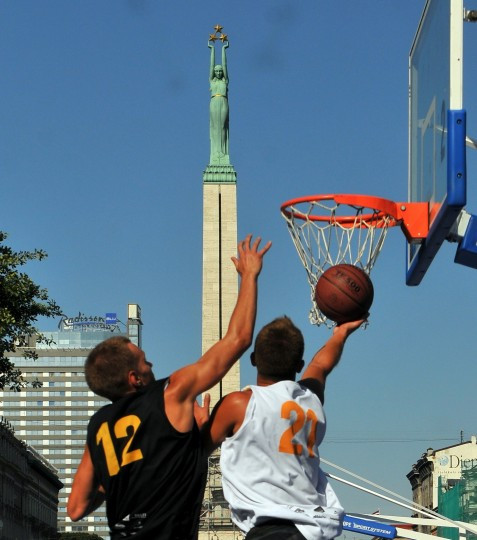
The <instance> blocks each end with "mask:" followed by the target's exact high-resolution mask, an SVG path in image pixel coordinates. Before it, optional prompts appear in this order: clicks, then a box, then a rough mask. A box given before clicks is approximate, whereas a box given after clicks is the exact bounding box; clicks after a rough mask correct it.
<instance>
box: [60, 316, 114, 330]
mask: <svg viewBox="0 0 477 540" xmlns="http://www.w3.org/2000/svg"><path fill="white" fill-rule="evenodd" d="M118 322H119V321H118V318H117V316H116V313H106V315H105V316H104V317H98V316H94V317H93V316H92V315H90V316H87V315H85V314H84V313H81V312H79V313H78V315H77V316H76V317H66V316H63V318H62V319H61V320H60V322H59V323H58V328H59V329H60V330H61V331H63V332H64V331H66V332H67V331H72V330H74V331H77V332H78V331H79V332H91V331H95V330H106V331H108V332H120V331H121V330H120V328H119V325H118Z"/></svg>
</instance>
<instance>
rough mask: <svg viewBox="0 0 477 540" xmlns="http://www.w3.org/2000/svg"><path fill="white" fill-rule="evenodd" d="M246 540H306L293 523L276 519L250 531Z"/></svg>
mask: <svg viewBox="0 0 477 540" xmlns="http://www.w3.org/2000/svg"><path fill="white" fill-rule="evenodd" d="M245 540H306V538H305V537H304V536H303V535H302V534H301V532H300V531H299V530H298V529H297V528H296V527H295V524H294V523H293V521H287V520H284V519H274V520H271V521H267V522H266V523H263V524H261V525H258V526H257V527H253V529H250V531H248V533H247V536H246V537H245Z"/></svg>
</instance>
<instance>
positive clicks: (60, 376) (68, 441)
mask: <svg viewBox="0 0 477 540" xmlns="http://www.w3.org/2000/svg"><path fill="white" fill-rule="evenodd" d="M141 327H142V322H141V311H140V308H139V306H138V305H137V304H129V305H128V318H127V322H126V323H123V322H121V321H120V320H119V319H118V318H117V317H116V314H115V313H107V314H106V315H105V316H86V315H84V314H82V313H80V314H79V315H78V316H76V317H63V318H62V319H61V320H60V322H59V325H58V331H54V332H42V334H43V335H44V336H45V337H46V338H47V339H48V340H51V343H48V344H45V343H37V342H36V338H35V336H32V338H31V339H30V342H29V343H28V344H27V345H28V346H29V347H30V348H35V349H36V352H37V353H38V359H36V360H33V359H31V358H24V357H23V353H24V352H25V351H24V350H23V349H24V348H22V347H19V348H18V350H17V351H16V352H15V353H12V354H10V355H9V358H10V359H11V360H12V361H13V363H14V364H15V366H16V367H17V368H19V369H20V370H21V372H22V374H23V377H24V378H25V380H27V381H30V382H34V381H39V382H40V383H41V386H39V387H37V386H28V387H27V388H26V389H25V390H23V391H21V392H14V391H8V390H5V391H3V392H0V414H1V415H3V416H4V417H5V418H6V419H7V420H8V421H9V422H10V424H11V425H12V426H13V428H14V430H15V434H16V436H17V437H18V438H19V439H21V440H24V441H25V442H26V443H27V444H28V445H30V446H31V447H33V448H34V449H35V450H36V451H37V452H38V453H39V454H40V455H41V456H43V457H44V458H45V459H46V460H47V461H48V462H49V463H50V464H51V465H53V466H54V467H55V468H56V469H57V470H58V477H59V479H60V480H61V482H62V483H63V484H64V488H63V489H62V490H61V491H60V493H59V504H58V530H59V531H60V532H94V533H96V534H98V535H99V536H103V537H104V538H109V529H108V526H107V519H106V512H105V507H104V506H102V507H101V508H99V509H98V510H97V511H96V512H94V513H92V514H91V515H90V516H88V517H87V518H85V519H84V520H81V521H78V522H76V523H73V522H71V520H70V519H69V518H68V517H67V515H66V505H67V502H68V495H69V492H70V489H71V483H72V481H73V477H74V474H75V472H76V469H77V466H78V464H79V461H80V459H81V456H82V454H83V451H84V445H85V440H86V428H87V425H88V421H89V418H90V417H91V415H92V414H93V413H94V412H95V411H96V410H97V409H99V408H100V407H101V406H103V405H105V404H107V403H109V401H108V400H106V399H104V398H101V397H99V396H96V395H95V394H94V393H93V392H91V391H90V390H89V388H88V386H87V384H86V381H85V378H84V363H85V360H86V357H87V355H88V353H89V351H90V350H91V349H92V348H94V346H95V345H97V344H98V343H100V342H101V341H103V340H104V339H107V338H109V337H112V336H117V335H124V336H126V337H129V339H131V341H132V342H133V343H135V344H136V345H138V346H139V347H140V346H141Z"/></svg>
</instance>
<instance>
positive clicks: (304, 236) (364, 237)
mask: <svg viewBox="0 0 477 540" xmlns="http://www.w3.org/2000/svg"><path fill="white" fill-rule="evenodd" d="M282 216H283V217H284V218H285V221H286V223H287V226H288V230H289V232H290V235H291V238H292V240H293V243H294V244H295V247H296V250H297V252H298V255H299V257H300V260H301V262H302V263H303V266H304V267H305V270H306V273H307V277H308V283H309V284H310V292H311V303H312V307H311V310H310V314H309V318H310V322H311V323H312V324H316V325H320V324H326V325H327V326H329V327H331V326H333V325H334V323H332V322H331V321H329V320H328V319H327V318H326V317H325V315H323V313H321V311H320V310H319V309H318V306H317V305H316V302H315V286H316V283H317V281H318V279H319V278H320V276H321V274H323V272H324V271H325V270H327V269H328V268H330V267H331V266H334V265H336V264H353V265H355V266H358V267H360V268H362V269H363V270H364V271H365V272H367V273H368V274H369V273H370V272H371V269H372V268H373V266H374V263H375V262H376V259H377V257H378V255H379V253H380V252H381V249H382V247H383V244H384V241H385V239H386V235H387V232H388V228H389V227H392V226H394V225H396V224H397V222H396V220H395V219H394V218H393V217H392V216H390V215H389V214H386V213H384V212H382V211H381V210H379V209H375V208H367V207H364V206H356V205H350V204H340V203H338V202H336V201H335V200H334V199H333V198H326V199H325V198H323V199H320V198H315V199H312V200H311V198H310V200H301V201H299V202H296V203H294V204H288V205H287V206H286V207H283V208H282Z"/></svg>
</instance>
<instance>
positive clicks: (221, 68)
mask: <svg viewBox="0 0 477 540" xmlns="http://www.w3.org/2000/svg"><path fill="white" fill-rule="evenodd" d="M208 46H209V48H210V73H209V81H210V164H211V165H228V164H230V157H229V103H228V99H227V92H228V84H229V78H228V74H227V58H226V55H225V49H227V47H228V46H229V42H228V41H225V42H224V44H223V45H222V65H215V47H214V44H213V43H212V44H211V43H210V41H209V43H208Z"/></svg>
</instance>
